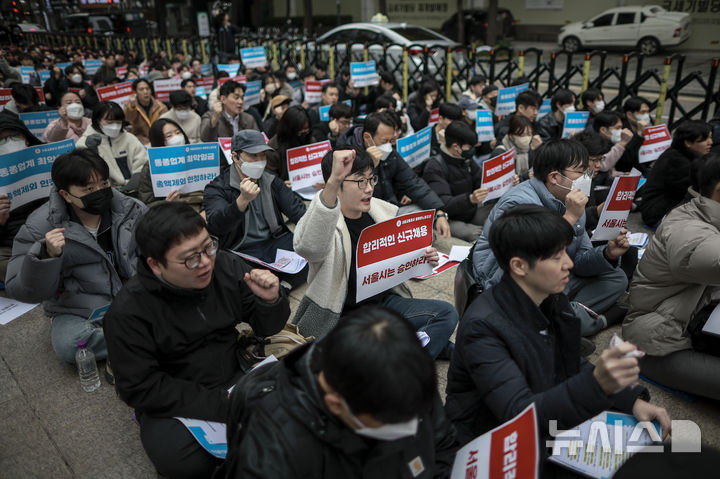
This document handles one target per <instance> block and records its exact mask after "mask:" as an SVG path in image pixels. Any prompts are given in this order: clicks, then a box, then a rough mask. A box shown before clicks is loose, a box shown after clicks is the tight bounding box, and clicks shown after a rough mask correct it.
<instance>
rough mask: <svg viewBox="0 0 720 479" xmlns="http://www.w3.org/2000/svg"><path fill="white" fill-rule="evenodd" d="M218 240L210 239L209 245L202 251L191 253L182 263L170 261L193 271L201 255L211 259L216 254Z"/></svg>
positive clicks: (212, 237) (198, 263) (213, 237)
mask: <svg viewBox="0 0 720 479" xmlns="http://www.w3.org/2000/svg"><path fill="white" fill-rule="evenodd" d="M218 245H219V243H218V239H217V238H216V237H215V236H211V237H210V243H208V244H207V245H206V246H205V247H204V248H203V249H202V251H198V252H197V253H193V254H191V255H190V256H188V257H187V258H185V259H184V260H183V261H170V262H171V263H177V264H184V265H185V267H186V268H187V269H195V268H197V267H198V266H199V265H200V260H201V259H202V255H203V254H205V256H207V257H208V258H211V257H213V256H215V255H216V254H217V251H218Z"/></svg>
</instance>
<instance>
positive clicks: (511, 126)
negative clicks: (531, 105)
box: [507, 113, 535, 136]
mask: <svg viewBox="0 0 720 479" xmlns="http://www.w3.org/2000/svg"><path fill="white" fill-rule="evenodd" d="M528 128H530V133H535V125H533V122H532V121H530V119H529V118H527V117H525V116H522V115H518V114H517V113H514V114H512V115H511V116H510V119H509V120H508V132H507V134H508V135H515V136H520V135H524V134H525V130H527V129H528Z"/></svg>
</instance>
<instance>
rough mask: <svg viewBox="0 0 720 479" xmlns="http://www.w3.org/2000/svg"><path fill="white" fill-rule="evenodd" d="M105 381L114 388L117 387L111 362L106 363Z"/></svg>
mask: <svg viewBox="0 0 720 479" xmlns="http://www.w3.org/2000/svg"><path fill="white" fill-rule="evenodd" d="M105 381H107V383H108V384H110V385H112V386H114V385H115V375H114V374H113V371H112V368H110V361H106V362H105Z"/></svg>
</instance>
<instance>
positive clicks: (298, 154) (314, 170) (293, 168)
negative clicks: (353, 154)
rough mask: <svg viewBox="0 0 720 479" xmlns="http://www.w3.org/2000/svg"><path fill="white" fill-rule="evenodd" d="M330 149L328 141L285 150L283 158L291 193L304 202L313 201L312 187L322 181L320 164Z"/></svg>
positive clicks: (315, 191) (313, 190)
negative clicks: (284, 158)
mask: <svg viewBox="0 0 720 479" xmlns="http://www.w3.org/2000/svg"><path fill="white" fill-rule="evenodd" d="M331 149H332V146H331V145H330V141H328V140H325V141H321V142H319V143H313V144H311V145H305V146H298V147H297V148H290V149H289V150H287V153H286V155H285V156H286V159H287V168H288V177H289V178H290V185H291V187H292V190H293V191H295V192H296V193H297V194H299V195H300V196H302V197H303V198H305V199H306V200H311V199H313V198H314V197H315V195H316V194H317V190H316V189H315V187H314V186H313V185H315V183H322V182H323V181H324V180H323V175H322V168H321V167H320V163H321V162H322V159H323V156H325V153H327V152H328V151H330V150H331Z"/></svg>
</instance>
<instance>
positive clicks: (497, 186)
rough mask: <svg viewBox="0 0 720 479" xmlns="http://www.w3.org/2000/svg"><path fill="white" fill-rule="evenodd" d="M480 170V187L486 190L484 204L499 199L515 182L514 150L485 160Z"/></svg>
mask: <svg viewBox="0 0 720 479" xmlns="http://www.w3.org/2000/svg"><path fill="white" fill-rule="evenodd" d="M482 170H483V176H482V187H483V188H487V189H488V195H487V197H486V198H485V202H487V201H490V200H493V199H495V198H500V197H501V196H502V195H503V194H504V193H505V192H506V191H507V190H509V189H510V188H512V186H513V183H514V182H515V148H513V149H512V150H510V151H506V152H505V153H503V154H502V155H498V156H496V157H495V158H490V159H489V160H486V161H485V162H484V163H483V165H482Z"/></svg>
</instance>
